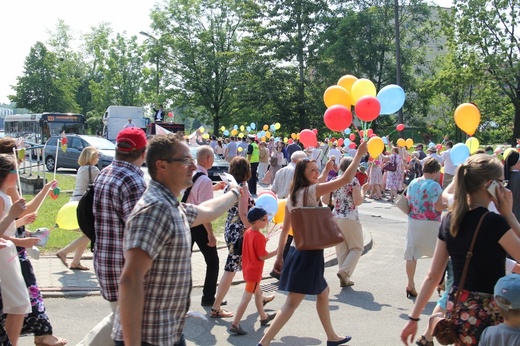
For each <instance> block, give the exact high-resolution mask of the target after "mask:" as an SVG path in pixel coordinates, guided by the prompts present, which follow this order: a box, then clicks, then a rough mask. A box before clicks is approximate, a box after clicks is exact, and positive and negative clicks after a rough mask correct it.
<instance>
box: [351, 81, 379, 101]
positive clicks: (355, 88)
mask: <svg viewBox="0 0 520 346" xmlns="http://www.w3.org/2000/svg"><path fill="white" fill-rule="evenodd" d="M350 96H351V97H352V103H353V104H354V105H355V104H356V102H357V101H358V100H359V99H360V98H362V97H363V96H374V97H375V96H376V86H375V85H374V83H372V81H371V80H369V79H366V78H361V79H358V80H357V81H355V82H354V84H353V85H352V92H351V93H350Z"/></svg>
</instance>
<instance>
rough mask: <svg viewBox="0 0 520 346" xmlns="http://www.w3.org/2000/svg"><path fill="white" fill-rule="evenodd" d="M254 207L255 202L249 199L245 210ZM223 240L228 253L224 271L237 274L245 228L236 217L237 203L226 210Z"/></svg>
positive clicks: (240, 264)
mask: <svg viewBox="0 0 520 346" xmlns="http://www.w3.org/2000/svg"><path fill="white" fill-rule="evenodd" d="M254 205H255V200H254V199H253V198H251V197H249V200H248V202H247V210H249V209H251V208H252V207H254ZM224 227H225V228H224V240H225V241H226V245H227V248H228V251H229V254H228V257H227V259H226V265H225V266H224V270H225V271H227V272H233V273H234V272H238V271H241V270H242V252H241V250H242V249H241V247H242V240H243V238H244V232H245V227H244V223H243V222H242V220H241V219H240V216H239V215H238V202H237V203H235V205H234V206H232V207H231V208H230V209H229V210H228V216H227V219H226V224H225V226H224ZM237 247H240V251H239V253H238V254H237V253H236V252H237V251H236V248H237Z"/></svg>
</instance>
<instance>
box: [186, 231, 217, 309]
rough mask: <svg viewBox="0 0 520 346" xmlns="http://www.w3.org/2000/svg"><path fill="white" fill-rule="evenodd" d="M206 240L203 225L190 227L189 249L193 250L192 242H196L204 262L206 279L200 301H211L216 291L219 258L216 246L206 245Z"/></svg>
mask: <svg viewBox="0 0 520 346" xmlns="http://www.w3.org/2000/svg"><path fill="white" fill-rule="evenodd" d="M208 241H209V240H208V233H207V232H206V227H204V225H199V226H196V227H193V228H191V249H192V251H193V244H195V243H197V246H198V247H199V249H200V252H201V253H202V255H203V256H204V261H205V262H206V279H205V280H204V288H203V289H202V301H204V302H209V303H213V301H215V293H216V292H217V280H218V267H219V259H218V252H217V247H216V246H213V247H211V246H208Z"/></svg>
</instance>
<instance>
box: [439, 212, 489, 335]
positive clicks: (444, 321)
mask: <svg viewBox="0 0 520 346" xmlns="http://www.w3.org/2000/svg"><path fill="white" fill-rule="evenodd" d="M488 213H489V211H488V212H486V213H484V215H482V216H481V217H480V221H479V222H478V225H477V229H476V230H475V234H474V235H473V239H472V240H471V245H470V246H469V250H468V254H467V255H466V262H465V263H464V270H463V271H462V276H461V277H460V282H459V287H458V289H457V292H456V293H455V302H454V304H453V311H452V312H450V313H448V314H447V316H448V317H446V316H442V315H434V316H432V317H431V321H430V325H431V328H432V330H433V332H432V335H433V336H435V338H436V339H437V341H438V342H439V344H441V345H451V344H454V343H456V342H457V341H458V340H459V336H458V334H457V324H456V321H454V320H453V315H454V314H455V311H456V309H457V304H458V303H459V297H460V294H461V292H462V290H463V289H464V283H465V282H466V276H467V274H468V269H469V261H470V260H471V257H472V256H473V247H474V246H475V241H476V240H477V234H478V231H479V230H480V226H481V225H482V221H483V220H484V217H485V216H486V215H487V214H488Z"/></svg>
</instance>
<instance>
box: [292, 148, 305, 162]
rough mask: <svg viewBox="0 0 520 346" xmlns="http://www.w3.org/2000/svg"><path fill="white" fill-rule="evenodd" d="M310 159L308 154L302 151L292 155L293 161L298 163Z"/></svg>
mask: <svg viewBox="0 0 520 346" xmlns="http://www.w3.org/2000/svg"><path fill="white" fill-rule="evenodd" d="M306 157H308V156H307V154H306V153H305V152H304V151H302V150H297V151H295V152H294V153H292V155H291V161H292V162H294V163H296V162H298V161H299V160H301V159H304V158H306Z"/></svg>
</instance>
